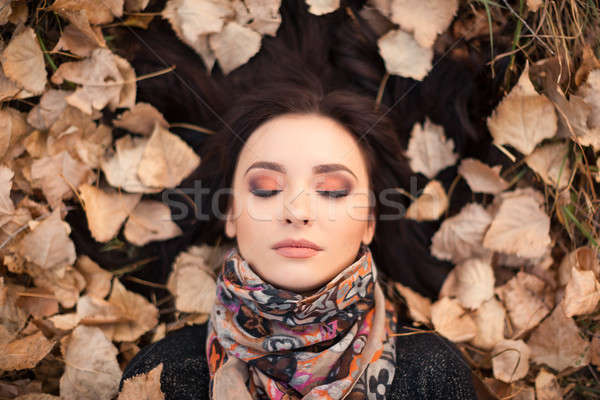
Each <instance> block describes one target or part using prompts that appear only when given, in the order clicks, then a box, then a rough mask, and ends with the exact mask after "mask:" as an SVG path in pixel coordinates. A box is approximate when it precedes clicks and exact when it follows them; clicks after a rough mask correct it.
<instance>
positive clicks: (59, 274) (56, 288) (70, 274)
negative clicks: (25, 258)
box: [27, 264, 85, 308]
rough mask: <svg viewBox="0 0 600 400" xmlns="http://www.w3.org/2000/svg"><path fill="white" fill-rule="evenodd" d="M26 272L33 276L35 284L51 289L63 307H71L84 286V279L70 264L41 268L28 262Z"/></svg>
mask: <svg viewBox="0 0 600 400" xmlns="http://www.w3.org/2000/svg"><path fill="white" fill-rule="evenodd" d="M27 273H28V274H29V275H30V276H32V277H33V282H34V284H35V285H36V286H38V287H41V288H46V289H48V290H50V291H52V293H54V297H56V299H57V300H58V301H59V303H60V305H61V306H63V307H64V308H71V307H73V306H74V305H75V304H76V303H77V299H78V298H79V292H81V291H82V290H83V288H84V287H85V279H83V276H81V274H80V273H79V272H77V270H75V269H73V267H71V266H66V267H64V268H60V269H59V268H52V269H42V268H40V267H37V266H36V265H35V264H29V265H28V266H27Z"/></svg>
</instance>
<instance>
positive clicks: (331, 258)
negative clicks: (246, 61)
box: [123, 76, 475, 399]
mask: <svg viewBox="0 0 600 400" xmlns="http://www.w3.org/2000/svg"><path fill="white" fill-rule="evenodd" d="M297 79H300V78H299V77H297ZM300 80H301V79H300ZM300 83H301V82H289V81H286V82H271V83H269V84H265V85H264V86H262V87H259V88H257V89H256V90H255V92H253V93H248V94H246V95H245V96H243V97H241V98H240V99H239V101H238V102H237V103H236V104H235V106H234V107H232V109H231V111H230V112H229V114H228V115H227V116H226V118H225V121H226V123H225V124H224V128H223V130H222V131H220V132H218V133H217V134H215V135H214V136H213V137H211V138H210V139H209V142H208V143H206V146H205V148H206V152H205V156H206V157H208V159H207V160H205V161H206V163H207V164H208V165H213V166H214V165H220V169H219V171H224V179H225V181H226V182H228V183H229V186H228V187H230V188H231V193H230V195H229V196H227V197H226V198H225V199H226V200H225V201H226V204H227V206H226V212H225V213H224V215H223V219H224V221H223V225H224V230H225V234H226V235H227V236H228V237H229V238H232V239H234V240H235V246H234V247H232V249H231V250H230V251H229V252H228V253H227V254H226V256H225V257H224V259H223V261H222V267H221V270H220V274H219V277H218V279H217V301H216V303H215V305H214V307H213V310H212V313H211V316H210V320H209V322H208V323H207V324H204V325H197V326H192V327H186V328H183V329H181V330H179V331H175V332H173V333H171V334H169V335H168V336H167V337H166V338H165V339H163V340H161V341H159V342H157V343H155V344H153V345H151V346H149V347H148V348H145V349H143V350H142V351H141V352H140V353H139V354H138V355H137V356H136V357H135V358H134V359H133V360H132V361H131V362H130V363H129V365H128V366H127V368H126V370H125V372H124V374H123V379H127V378H130V377H132V376H134V375H136V374H139V373H143V372H148V371H149V370H150V369H152V368H153V367H155V366H156V365H158V364H159V363H161V362H162V363H163V372H162V376H161V388H162V391H163V392H164V393H165V398H167V399H169V398H171V399H188V398H189V399H198V398H214V399H237V398H239V399H300V398H306V399H341V398H347V399H365V398H366V399H400V398H407V399H417V398H423V399H426V398H427V399H433V398H439V399H471V398H475V394H474V389H473V386H472V381H471V375H470V370H469V367H468V365H467V364H466V363H465V362H464V360H463V359H462V358H461V356H460V353H459V352H458V351H457V350H456V349H455V348H454V347H453V345H451V344H450V343H449V342H448V341H446V340H445V339H442V338H441V337H439V336H436V335H435V334H430V333H427V334H424V333H417V334H415V333H414V332H413V331H411V330H410V329H407V328H405V327H403V324H404V323H406V322H407V321H406V320H405V316H404V314H403V313H402V312H401V310H400V309H399V307H398V306H397V302H394V301H392V299H393V291H392V290H391V289H389V288H390V285H387V284H386V282H389V279H387V278H386V275H389V272H390V271H388V270H386V266H383V267H382V268H380V267H379V266H378V265H377V260H376V259H374V258H373V255H372V253H371V251H370V248H369V245H370V244H371V243H372V242H373V241H374V240H377V241H378V242H379V246H383V245H384V243H385V241H386V238H385V237H382V236H378V235H381V232H385V231H380V230H379V222H380V221H385V223H384V224H382V225H381V226H382V227H385V226H386V224H392V223H394V221H395V222H396V223H397V221H399V220H401V218H402V216H403V211H404V209H403V207H401V204H402V203H399V202H397V201H393V197H394V196H393V195H391V193H394V191H393V190H390V189H393V188H395V187H397V186H399V184H401V183H402V180H403V179H406V176H407V175H408V173H409V169H408V167H407V165H406V162H405V160H404V158H403V157H402V156H401V154H402V153H401V146H400V143H399V141H398V139H397V135H396V134H395V131H394V127H393V124H392V122H391V121H390V120H389V119H388V118H387V117H386V116H385V110H384V109H379V111H376V110H375V107H374V101H373V99H371V98H369V97H366V96H362V95H359V94H357V93H354V92H349V91H343V90H335V91H331V92H325V91H323V90H322V88H321V87H320V86H319V84H318V83H317V81H316V80H314V79H313V80H311V79H310V77H309V76H306V79H305V80H304V81H303V84H300ZM211 157H212V158H211ZM206 168H207V167H205V169H206ZM212 200H213V199H211V202H212ZM387 245H388V246H393V245H394V243H392V242H388V244H387ZM388 267H389V266H388ZM394 268H397V269H401V268H403V266H401V265H398V266H395V267H394ZM411 333H412V334H411Z"/></svg>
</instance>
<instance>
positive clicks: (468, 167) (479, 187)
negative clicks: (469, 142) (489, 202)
mask: <svg viewBox="0 0 600 400" xmlns="http://www.w3.org/2000/svg"><path fill="white" fill-rule="evenodd" d="M501 168H502V167H501V166H500V165H497V166H495V167H490V166H489V165H486V164H484V163H482V162H481V161H479V160H476V159H474V158H465V159H463V160H462V161H461V162H460V165H459V166H458V173H459V174H461V175H462V176H463V178H465V180H466V181H467V183H468V184H469V187H470V188H471V190H472V191H473V192H481V193H491V194H498V193H500V192H502V191H504V190H506V189H507V188H508V182H506V181H505V180H504V179H502V178H501V177H500V169H501Z"/></svg>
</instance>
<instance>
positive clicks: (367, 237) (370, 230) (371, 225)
mask: <svg viewBox="0 0 600 400" xmlns="http://www.w3.org/2000/svg"><path fill="white" fill-rule="evenodd" d="M375 225H376V224H375V211H374V210H373V209H371V211H370V212H369V220H368V222H367V229H366V230H365V234H364V235H363V239H362V242H363V243H364V244H366V245H369V244H371V241H372V240H373V236H375Z"/></svg>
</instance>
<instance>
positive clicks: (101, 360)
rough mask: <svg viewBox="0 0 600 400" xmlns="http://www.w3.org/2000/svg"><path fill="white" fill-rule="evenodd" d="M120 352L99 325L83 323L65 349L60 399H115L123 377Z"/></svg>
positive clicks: (74, 331)
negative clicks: (84, 324)
mask: <svg viewBox="0 0 600 400" xmlns="http://www.w3.org/2000/svg"><path fill="white" fill-rule="evenodd" d="M90 350H93V351H90ZM118 352H119V351H118V350H117V348H116V347H115V346H114V345H113V344H112V343H111V342H110V341H109V340H108V339H107V338H106V336H104V333H102V331H101V330H100V329H99V328H96V327H90V326H83V325H80V326H78V327H77V328H75V329H74V330H73V333H72V334H71V336H70V340H68V343H67V345H66V350H65V351H64V359H65V372H64V373H63V375H62V377H61V378H60V398H61V399H64V400H75V399H77V400H86V399H89V400H93V399H96V400H110V399H112V398H113V397H114V396H115V395H116V394H117V391H118V389H119V380H120V378H121V369H120V368H119V363H118V362H117V354H118Z"/></svg>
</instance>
